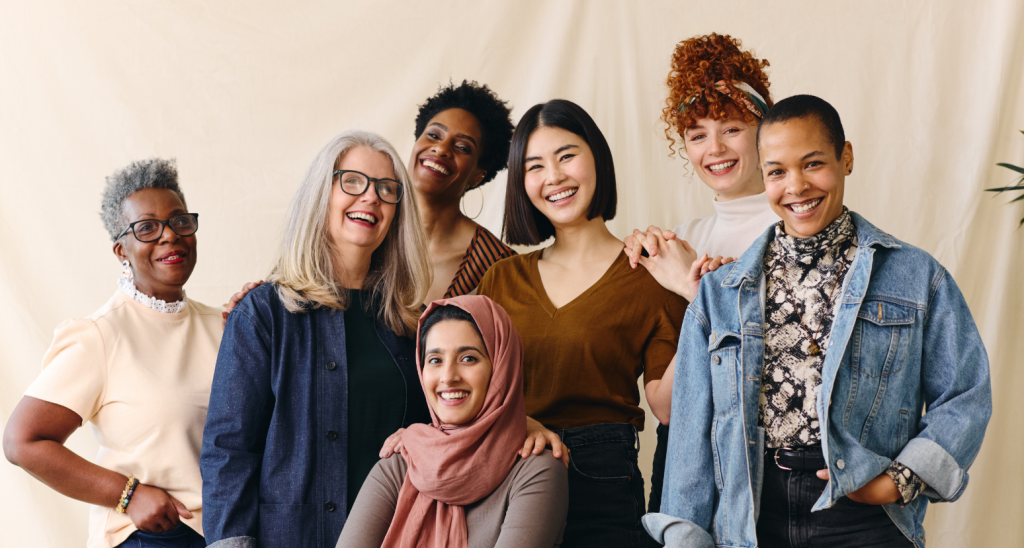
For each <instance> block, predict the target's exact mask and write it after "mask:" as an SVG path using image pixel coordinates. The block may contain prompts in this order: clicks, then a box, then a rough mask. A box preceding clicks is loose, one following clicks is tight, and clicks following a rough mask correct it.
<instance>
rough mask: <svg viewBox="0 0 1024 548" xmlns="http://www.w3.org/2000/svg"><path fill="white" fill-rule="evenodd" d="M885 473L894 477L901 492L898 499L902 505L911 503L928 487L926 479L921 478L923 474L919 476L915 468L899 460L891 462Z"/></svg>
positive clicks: (898, 502) (893, 479)
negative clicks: (904, 464) (912, 468)
mask: <svg viewBox="0 0 1024 548" xmlns="http://www.w3.org/2000/svg"><path fill="white" fill-rule="evenodd" d="M885 474H886V475H887V476H889V477H890V478H892V481H893V483H895V484H896V489H897V490H898V491H899V492H900V500H898V501H896V503H897V504H899V505H900V506H906V505H907V504H910V501H912V500H914V499H916V498H917V496H918V495H920V494H921V491H923V490H924V488H925V487H926V485H925V483H924V481H922V480H921V476H918V475H917V474H915V473H914V471H913V470H911V469H910V468H907V467H906V466H903V465H902V464H900V463H899V462H897V461H892V462H891V463H889V467H888V468H886V469H885Z"/></svg>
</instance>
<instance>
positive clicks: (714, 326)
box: [644, 213, 992, 548]
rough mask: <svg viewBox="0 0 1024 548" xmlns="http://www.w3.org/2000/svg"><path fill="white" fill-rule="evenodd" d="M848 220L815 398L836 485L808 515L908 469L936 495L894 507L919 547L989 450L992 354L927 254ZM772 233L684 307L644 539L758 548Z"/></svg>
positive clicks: (859, 220)
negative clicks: (659, 490) (928, 520)
mask: <svg viewBox="0 0 1024 548" xmlns="http://www.w3.org/2000/svg"><path fill="white" fill-rule="evenodd" d="M852 215H853V222H854V225H856V227H857V250H856V253H855V257H854V259H853V263H852V264H851V266H850V270H849V274H848V275H847V276H846V278H845V280H844V282H843V288H842V301H841V303H840V305H839V309H838V310H837V312H836V315H835V320H834V322H833V324H832V332H831V333H830V335H829V345H828V347H827V348H828V353H827V355H826V357H825V362H824V364H823V366H822V375H821V377H822V384H821V388H820V391H819V393H818V398H817V409H818V416H819V418H820V424H822V425H827V429H826V431H825V432H822V436H821V438H822V449H823V451H824V453H825V456H826V459H827V462H828V468H829V472H830V474H831V480H830V481H829V483H828V487H826V489H825V491H824V492H823V493H822V494H821V498H819V499H818V501H817V502H816V503H815V505H814V508H813V510H812V511H817V510H822V509H825V508H829V507H831V506H832V505H833V504H835V502H836V501H837V500H839V499H840V498H842V497H843V496H844V495H846V494H847V493H850V492H852V491H855V490H856V489H858V488H859V487H861V486H863V485H864V484H866V483H867V482H868V481H869V480H871V479H872V478H874V477H876V476H878V475H879V474H881V473H882V472H883V471H884V470H885V468H886V467H887V466H888V465H889V463H890V462H891V460H898V461H899V462H901V463H903V464H904V465H906V466H908V467H910V469H911V470H913V471H914V472H915V473H917V475H918V476H920V477H921V478H922V479H923V480H924V481H925V482H926V483H927V485H928V487H927V488H926V489H925V491H924V492H923V495H924V496H920V497H917V498H916V499H915V500H913V501H912V502H911V503H910V504H908V505H906V506H904V507H900V506H898V505H896V504H888V505H885V506H884V508H885V511H886V512H887V513H888V514H889V516H890V517H891V518H892V519H893V521H894V522H895V523H896V525H897V526H898V527H899V528H900V530H901V531H903V533H904V534H905V535H906V536H907V538H909V539H910V540H912V541H913V542H914V543H915V545H916V546H918V548H921V547H923V546H924V528H923V527H922V521H923V520H924V514H925V508H926V507H927V505H928V499H931V500H934V501H953V500H956V499H957V498H958V497H959V496H960V495H961V494H962V493H963V491H964V488H965V487H966V486H967V480H968V477H967V469H968V467H970V465H971V463H972V462H973V461H974V458H975V457H976V456H977V454H978V449H979V448H980V446H981V441H982V438H983V437H984V434H985V427H986V425H987V424H988V420H989V417H990V416H991V414H992V392H991V386H990V383H989V374H988V356H987V354H986V353H985V347H984V346H983V344H982V341H981V337H980V336H979V335H978V330H977V327H975V325H974V320H973V319H972V318H971V313H970V311H969V310H968V309H967V303H966V302H964V299H963V296H962V295H961V294H960V290H959V289H957V286H956V284H955V283H954V282H953V279H952V277H951V276H950V275H949V273H948V272H946V270H945V269H944V268H943V267H942V266H941V265H940V264H939V263H938V262H937V261H936V260H935V259H933V258H932V257H931V256H930V255H928V254H927V253H926V252H924V251H922V250H920V249H918V248H916V247H914V246H911V245H908V244H906V243H903V242H900V241H899V240H896V239H895V238H893V237H892V236H890V235H888V234H886V233H885V232H882V231H881V230H879V229H878V228H876V227H874V226H873V225H871V224H870V223H868V222H867V221H866V220H864V218H863V217H861V216H859V215H857V214H856V213H852ZM774 230H775V229H774V227H772V228H770V229H768V230H767V231H766V232H765V233H764V234H763V235H762V236H761V237H760V238H759V239H758V240H757V241H756V242H754V244H753V245H751V247H750V248H749V249H748V250H747V251H746V252H745V253H744V254H743V256H742V257H740V259H739V260H738V261H736V262H735V263H732V264H731V265H730V266H728V267H723V268H720V269H719V270H717V271H716V272H712V273H709V274H708V275H707V276H705V277H704V279H703V280H701V284H700V290H699V291H698V294H697V296H696V298H695V301H694V302H693V303H692V304H691V305H690V306H689V308H687V310H686V317H685V319H684V321H683V328H682V334H681V336H680V338H679V354H678V356H679V357H678V360H677V362H676V369H675V382H674V386H673V388H672V428H671V430H670V434H669V446H668V463H667V466H666V471H665V488H664V491H663V494H662V499H661V511H662V513H660V514H648V515H647V516H644V525H645V527H646V528H647V530H648V532H650V533H651V535H652V536H653V537H654V538H655V539H657V540H658V541H659V542H662V543H664V544H666V545H667V546H686V547H711V546H720V547H721V546H734V547H745V548H748V547H754V546H756V545H757V536H756V534H755V525H756V523H757V515H758V509H759V502H760V498H761V477H762V472H763V470H762V462H763V454H764V430H763V429H762V428H759V427H758V425H757V420H758V398H759V395H760V391H761V371H762V365H763V344H764V321H765V319H764V298H765V297H764V295H765V280H764V274H763V273H762V269H761V261H762V258H763V256H764V254H765V252H766V250H767V249H768V245H769V243H770V242H771V240H772V239H773V238H774V235H775V232H774ZM923 409H927V412H925V413H923V414H922V410H923Z"/></svg>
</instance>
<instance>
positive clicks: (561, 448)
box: [519, 417, 569, 468]
mask: <svg viewBox="0 0 1024 548" xmlns="http://www.w3.org/2000/svg"><path fill="white" fill-rule="evenodd" d="M549 445H550V446H551V455H552V456H554V457H555V458H556V459H562V463H564V464H565V467H566V468H568V467H569V448H568V447H566V446H565V445H564V444H563V443H562V438H560V437H558V434H555V433H554V432H552V431H551V430H548V429H547V428H545V427H544V425H543V424H541V423H540V422H538V421H536V420H534V419H532V418H530V417H526V441H524V442H523V448H522V449H521V450H520V451H519V456H520V457H522V458H524V459H525V458H526V457H529V456H530V455H531V454H533V455H539V454H541V453H543V452H544V448H545V447H547V446H549Z"/></svg>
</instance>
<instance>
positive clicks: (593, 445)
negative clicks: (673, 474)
mask: <svg viewBox="0 0 1024 548" xmlns="http://www.w3.org/2000/svg"><path fill="white" fill-rule="evenodd" d="M555 433H556V434H558V435H559V437H561V438H562V443H564V444H565V445H566V447H568V448H569V514H568V516H566V523H565V533H564V536H563V541H562V547H563V548H573V547H577V546H579V547H582V546H586V547H602V546H607V547H608V548H633V547H635V548H640V547H643V546H647V540H648V539H649V538H650V537H649V536H648V535H647V532H646V531H644V528H643V526H642V525H641V524H640V518H641V517H643V515H644V479H643V477H641V475H640V469H639V467H638V466H637V453H638V451H639V446H640V442H639V438H638V437H637V431H636V427H634V426H633V425H630V424H595V425H592V426H583V427H580V428H570V429H567V430H555Z"/></svg>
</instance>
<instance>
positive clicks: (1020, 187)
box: [985, 186, 1024, 192]
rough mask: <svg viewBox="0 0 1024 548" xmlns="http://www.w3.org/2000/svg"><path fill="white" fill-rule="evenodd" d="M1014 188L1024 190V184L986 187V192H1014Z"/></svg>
mask: <svg viewBox="0 0 1024 548" xmlns="http://www.w3.org/2000/svg"><path fill="white" fill-rule="evenodd" d="M1014 190H1024V186H1004V187H1002V188H986V189H985V192H1012V191H1014Z"/></svg>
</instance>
